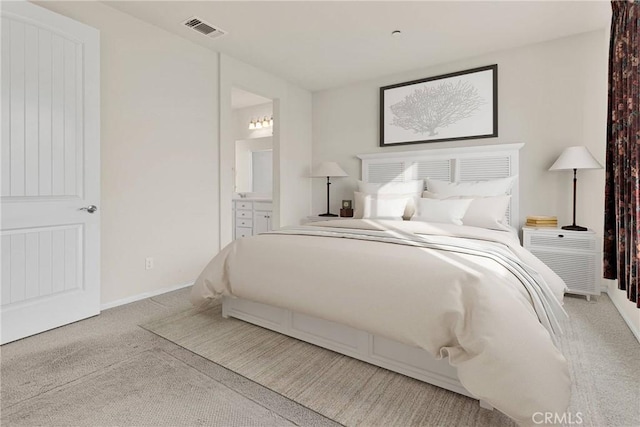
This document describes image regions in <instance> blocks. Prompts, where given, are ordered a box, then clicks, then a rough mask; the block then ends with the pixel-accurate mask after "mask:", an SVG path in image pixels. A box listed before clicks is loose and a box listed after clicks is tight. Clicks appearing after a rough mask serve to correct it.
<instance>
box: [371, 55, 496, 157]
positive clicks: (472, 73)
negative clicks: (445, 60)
mask: <svg viewBox="0 0 640 427" xmlns="http://www.w3.org/2000/svg"><path fill="white" fill-rule="evenodd" d="M497 136H498V66H497V65H489V66H486V67H480V68H474V69H471V70H465V71H459V72H457V73H451V74H444V75H441V76H435V77H429V78H426V79H421V80H414V81H411V82H406V83H399V84H394V85H390V86H384V87H381V88H380V146H381V147H388V146H392V145H401V144H418V143H424V142H436V141H453V140H460V139H474V138H490V137H497Z"/></svg>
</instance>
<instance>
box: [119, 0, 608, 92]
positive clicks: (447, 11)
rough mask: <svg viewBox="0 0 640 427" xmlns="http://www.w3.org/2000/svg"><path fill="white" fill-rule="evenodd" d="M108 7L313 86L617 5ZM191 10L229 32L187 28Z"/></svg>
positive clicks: (484, 44) (601, 22) (558, 25)
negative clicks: (216, 33) (214, 36)
mask: <svg viewBox="0 0 640 427" xmlns="http://www.w3.org/2000/svg"><path fill="white" fill-rule="evenodd" d="M107 4H109V5H110V6H111V7H114V8H116V9H118V10H120V11H122V12H125V13H128V14H130V15H133V16H135V17H137V18H139V19H142V20H144V21H147V22H149V23H152V24H155V25H157V26H159V27H161V28H164V29H166V30H167V31H170V32H172V33H175V34H178V35H180V36H182V37H184V38H186V39H189V40H192V41H194V42H195V43H198V44H201V45H203V46H205V47H207V48H209V49H211V50H214V51H219V52H223V53H225V54H228V55H230V56H233V57H235V58H237V59H239V60H241V61H244V62H247V63H249V64H252V65H254V66H256V67H259V68H261V69H263V70H265V71H268V72H271V73H273V74H275V75H278V76H280V77H282V78H284V79H286V80H289V81H290V82H293V83H296V84H298V85H300V86H302V87H304V88H306V89H309V90H311V91H317V90H322V89H327V88H331V87H337V86H342V85H346V84H349V83H353V82H356V81H361V80H367V79H373V78H377V77H380V76H384V75H389V74H394V73H398V72H402V71H407V70H411V69H417V68H425V67H429V66H432V65H435V64H441V63H446V62H450V61H455V60H458V59H462V58H467V57H473V56H476V55H481V54H485V53H488V52H492V51H497V50H502V49H508V48H513V47H517V46H522V45H526V44H533V43H538V42H542V41H546V40H551V39H555V38H560V37H565V36H569V35H572V34H578V33H583V32H587V31H593V30H597V29H602V28H605V27H607V26H608V25H609V19H610V8H611V6H610V3H609V2H608V1H604V0H603V1H564V2H563V1H537V2H523V1H490V2H483V1H468V2H457V1H410V2H401V1H382V2H369V1H317V2H316V1H296V2H289V1H283V2H273V1H255V2H244V1H195V2H192V1H126V2H124V1H108V2H107ZM192 16H197V17H198V18H200V19H203V20H204V21H207V22H208V23H210V24H213V25H214V26H215V25H217V26H219V27H220V28H222V29H224V30H225V31H227V32H228V34H227V35H225V36H223V37H220V38H217V39H210V38H208V37H206V36H204V35H201V34H199V33H197V32H195V31H193V30H191V29H189V28H186V27H184V26H183V25H182V22H183V21H184V20H185V19H187V18H190V17H192ZM393 30H401V31H402V34H401V35H400V36H396V37H392V36H391V32H392V31H393Z"/></svg>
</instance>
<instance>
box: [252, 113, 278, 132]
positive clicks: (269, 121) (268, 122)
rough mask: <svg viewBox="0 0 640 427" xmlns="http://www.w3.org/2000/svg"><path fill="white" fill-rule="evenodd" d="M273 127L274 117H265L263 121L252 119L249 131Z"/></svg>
mask: <svg viewBox="0 0 640 427" xmlns="http://www.w3.org/2000/svg"><path fill="white" fill-rule="evenodd" d="M272 126H273V116H271V118H269V117H267V116H264V117H263V118H262V119H260V118H258V119H251V121H250V122H249V129H250V130H255V129H262V128H270V127H272Z"/></svg>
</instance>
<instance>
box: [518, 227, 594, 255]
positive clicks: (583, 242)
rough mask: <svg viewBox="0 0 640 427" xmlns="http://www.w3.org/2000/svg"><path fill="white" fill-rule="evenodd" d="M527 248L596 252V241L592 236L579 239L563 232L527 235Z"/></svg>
mask: <svg viewBox="0 0 640 427" xmlns="http://www.w3.org/2000/svg"><path fill="white" fill-rule="evenodd" d="M527 240H528V241H527V242H526V246H531V247H532V248H534V247H536V248H554V249H570V250H580V251H594V250H595V249H596V239H594V238H593V237H592V236H584V237H578V236H575V235H573V234H571V235H570V234H565V233H563V232H562V231H561V230H559V231H558V232H554V233H533V234H528V235H527Z"/></svg>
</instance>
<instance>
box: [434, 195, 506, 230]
mask: <svg viewBox="0 0 640 427" xmlns="http://www.w3.org/2000/svg"><path fill="white" fill-rule="evenodd" d="M422 197H424V198H429V199H439V200H455V199H468V200H471V204H470V205H469V209H467V212H466V213H465V214H464V217H463V218H462V223H463V224H464V225H470V226H472V227H480V228H489V229H491V230H503V231H511V227H509V226H508V225H507V224H505V223H503V221H504V217H505V215H506V213H507V209H508V208H509V201H510V200H511V196H495V197H468V196H451V197H446V196H444V195H442V194H436V193H431V192H430V191H425V192H423V193H422Z"/></svg>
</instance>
